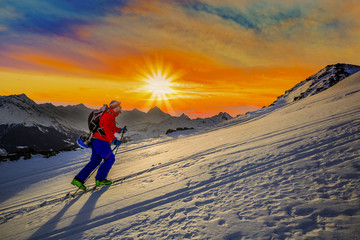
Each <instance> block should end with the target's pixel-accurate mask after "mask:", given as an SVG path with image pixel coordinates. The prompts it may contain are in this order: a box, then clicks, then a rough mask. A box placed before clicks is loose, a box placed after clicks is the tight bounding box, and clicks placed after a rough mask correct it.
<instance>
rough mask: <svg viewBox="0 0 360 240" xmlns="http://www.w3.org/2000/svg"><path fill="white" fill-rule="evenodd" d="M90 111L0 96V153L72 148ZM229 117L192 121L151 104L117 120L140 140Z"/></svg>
mask: <svg viewBox="0 0 360 240" xmlns="http://www.w3.org/2000/svg"><path fill="white" fill-rule="evenodd" d="M92 110H93V109H90V108H87V107H86V106H85V105H83V104H79V105H75V106H66V107H64V106H54V105H53V104H51V103H46V104H37V103H36V102H34V101H33V100H31V99H30V98H28V97H27V96H26V95H25V94H20V95H10V96H0V116H1V117H0V155H2V156H6V155H8V154H10V155H11V154H16V153H20V154H23V153H24V152H26V153H28V152H31V153H39V152H45V153H48V152H49V151H50V152H57V151H61V150H71V149H74V148H76V147H77V145H76V144H75V143H76V139H77V138H78V137H79V136H80V135H81V134H84V133H86V132H88V127H87V118H88V116H89V113H90V112H91V111H92ZM231 118H232V117H231V116H230V115H229V114H227V113H220V114H219V115H217V116H214V117H212V118H206V119H195V120H192V119H190V118H189V117H188V116H186V115H185V114H182V115H181V116H180V117H174V116H171V115H170V114H167V113H164V112H163V111H162V110H161V109H160V108H158V107H154V108H153V109H150V110H149V111H148V112H147V113H145V112H142V111H139V110H138V109H134V110H132V111H123V113H122V114H120V115H119V116H118V118H117V119H116V121H117V125H118V126H119V127H123V126H124V125H126V126H127V127H128V129H130V131H128V133H127V138H128V139H130V140H140V139H144V138H151V137H158V136H161V135H164V134H165V133H166V131H167V130H168V129H169V128H179V127H181V128H184V127H202V126H209V125H213V124H216V123H219V122H221V121H224V120H227V119H231ZM120 124H121V125H120Z"/></svg>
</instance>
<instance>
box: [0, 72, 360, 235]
mask: <svg viewBox="0 0 360 240" xmlns="http://www.w3.org/2000/svg"><path fill="white" fill-rule="evenodd" d="M359 119H360V72H358V73H355V74H353V75H351V76H349V77H347V78H346V79H344V80H342V81H341V82H339V83H338V84H336V85H334V86H333V87H331V88H329V89H328V90H326V91H322V92H320V93H318V94H316V95H312V96H308V97H306V98H303V99H301V100H300V101H295V102H291V103H289V104H287V105H284V106H283V107H281V108H277V109H276V110H274V111H271V112H267V113H265V114H263V115H262V117H260V118H256V117H255V118H252V119H248V120H247V121H243V119H241V118H235V119H233V120H230V121H229V122H230V123H231V124H227V125H226V124H222V125H221V126H219V125H217V126H216V127H213V128H209V129H208V130H207V131H202V132H201V131H200V132H196V133H194V134H193V135H188V136H184V137H181V138H158V139H148V140H146V141H141V142H133V143H131V144H130V143H128V144H123V145H122V146H121V147H120V148H119V151H118V152H117V155H116V161H115V163H114V166H113V167H112V169H111V171H110V174H109V176H108V177H109V178H110V179H112V180H113V181H114V183H113V184H112V185H111V186H109V187H103V188H101V189H97V190H94V191H90V192H85V193H84V194H82V195H81V196H78V197H76V198H74V199H64V197H65V195H66V194H67V193H68V192H72V193H73V192H75V188H74V187H73V186H72V185H71V184H70V182H71V180H72V178H73V177H74V176H75V175H76V174H77V173H78V172H79V171H80V169H82V168H83V167H84V166H85V164H86V163H87V162H88V161H89V158H90V155H91V151H89V150H77V151H71V152H62V153H60V154H58V155H57V156H54V157H50V158H49V159H43V158H41V157H38V158H37V159H36V160H27V161H24V160H20V161H18V162H5V163H1V164H0V232H1V238H2V239H37V240H40V239H99V240H101V239H149V240H152V239H231V240H245V239H359V236H360V231H359V227H360V208H359V206H360V192H359V186H360V177H359V176H360V154H359V151H360V120H359ZM94 175H95V174H94ZM94 175H93V176H92V177H91V178H90V179H89V180H88V181H87V182H86V183H85V184H86V186H88V187H89V188H91V187H92V186H94V184H95V183H94ZM124 178H125V181H123V179H124ZM14 226H15V227H14Z"/></svg>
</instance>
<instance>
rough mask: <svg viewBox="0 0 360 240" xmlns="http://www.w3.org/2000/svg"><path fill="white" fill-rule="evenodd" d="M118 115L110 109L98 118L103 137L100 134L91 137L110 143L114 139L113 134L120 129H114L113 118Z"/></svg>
mask: <svg viewBox="0 0 360 240" xmlns="http://www.w3.org/2000/svg"><path fill="white" fill-rule="evenodd" d="M118 115H119V113H116V112H114V111H113V110H112V109H110V108H109V109H108V111H106V112H105V113H104V115H102V117H101V118H100V122H99V126H100V127H101V128H102V129H103V130H104V132H105V135H101V134H100V133H98V132H96V133H94V135H93V137H94V138H97V139H99V140H102V141H107V142H109V143H111V142H112V141H113V140H114V139H115V133H118V132H120V130H121V128H118V127H116V124H115V118H116V117H117V116H118Z"/></svg>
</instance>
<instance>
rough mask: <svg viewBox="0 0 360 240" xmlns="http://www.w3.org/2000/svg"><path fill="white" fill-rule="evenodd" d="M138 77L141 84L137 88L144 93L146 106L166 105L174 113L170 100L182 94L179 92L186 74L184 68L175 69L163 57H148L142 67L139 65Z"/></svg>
mask: <svg viewBox="0 0 360 240" xmlns="http://www.w3.org/2000/svg"><path fill="white" fill-rule="evenodd" d="M137 73H138V74H137V77H136V79H137V80H138V81H139V80H140V84H141V86H140V87H139V88H138V89H137V90H136V91H137V92H139V93H142V94H143V98H145V101H146V104H145V106H144V107H145V108H150V107H154V106H158V107H161V106H165V107H166V108H167V110H168V111H169V112H170V113H174V112H173V109H172V106H171V104H170V101H172V100H174V99H176V98H178V97H179V96H181V95H180V94H179V93H180V92H181V91H180V90H179V86H180V84H179V83H178V82H179V80H180V78H181V77H182V76H184V72H183V71H182V70H175V69H174V67H173V66H172V65H171V64H170V63H165V62H164V61H163V60H162V59H159V58H157V59H155V60H151V59H149V58H147V59H146V62H145V64H144V65H143V66H142V67H138V71H137Z"/></svg>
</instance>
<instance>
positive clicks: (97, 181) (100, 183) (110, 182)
mask: <svg viewBox="0 0 360 240" xmlns="http://www.w3.org/2000/svg"><path fill="white" fill-rule="evenodd" d="M95 184H96V186H100V185H105V186H106V185H110V184H112V181H109V180H107V179H104V180H102V181H99V180H97V179H96V182H95Z"/></svg>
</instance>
